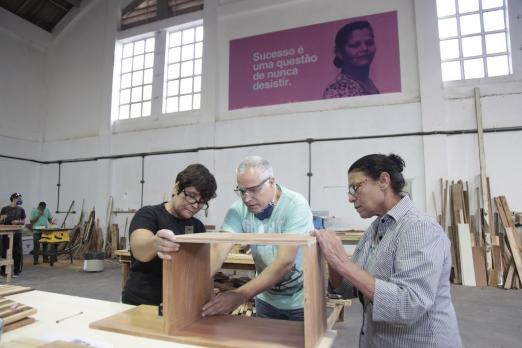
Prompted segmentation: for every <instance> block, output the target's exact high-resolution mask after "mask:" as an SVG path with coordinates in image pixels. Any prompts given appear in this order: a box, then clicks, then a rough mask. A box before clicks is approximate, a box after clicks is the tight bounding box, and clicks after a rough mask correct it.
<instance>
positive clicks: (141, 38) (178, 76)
mask: <svg viewBox="0 0 522 348" xmlns="http://www.w3.org/2000/svg"><path fill="white" fill-rule="evenodd" d="M114 61H115V64H114V75H113V76H114V77H113V79H114V80H113V97H112V112H111V119H112V122H115V121H118V120H125V119H131V118H144V117H149V116H155V117H156V118H157V117H160V116H161V114H173V113H179V112H186V111H193V110H199V109H200V108H201V76H202V75H201V74H202V65H203V22H202V20H197V21H194V22H190V23H184V24H181V25H178V26H176V27H172V28H167V29H161V30H158V31H155V32H148V33H144V34H140V35H138V36H133V37H129V38H124V39H121V40H120V41H117V42H116V47H115V59H114Z"/></svg>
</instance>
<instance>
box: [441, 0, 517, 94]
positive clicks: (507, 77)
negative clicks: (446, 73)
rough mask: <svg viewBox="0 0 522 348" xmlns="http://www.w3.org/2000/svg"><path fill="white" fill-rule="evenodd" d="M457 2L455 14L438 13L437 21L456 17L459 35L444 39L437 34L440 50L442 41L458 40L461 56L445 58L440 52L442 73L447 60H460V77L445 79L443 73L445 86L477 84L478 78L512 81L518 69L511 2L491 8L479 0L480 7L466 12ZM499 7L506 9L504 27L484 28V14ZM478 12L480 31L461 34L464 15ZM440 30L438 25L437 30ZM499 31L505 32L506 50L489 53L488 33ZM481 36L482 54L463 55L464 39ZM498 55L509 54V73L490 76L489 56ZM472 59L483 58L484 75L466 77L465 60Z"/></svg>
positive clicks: (505, 1) (504, 2) (504, 0)
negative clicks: (511, 17) (487, 29)
mask: <svg viewBox="0 0 522 348" xmlns="http://www.w3.org/2000/svg"><path fill="white" fill-rule="evenodd" d="M454 3H455V14H451V15H445V16H439V15H438V13H437V23H438V22H439V21H440V20H443V19H448V18H455V21H456V26H457V35H456V36H448V37H444V38H443V39H441V38H440V34H438V35H437V37H438V45H439V50H440V46H441V43H442V42H443V41H449V40H458V54H459V56H458V57H457V58H449V59H443V58H442V55H441V54H440V53H439V62H440V63H439V64H440V66H441V73H442V70H443V69H442V65H443V64H444V63H447V62H458V63H459V70H460V73H461V77H460V79H456V80H448V81H445V80H444V79H443V76H442V75H441V81H442V83H443V84H444V86H465V85H469V84H476V82H477V80H479V81H480V80H487V81H499V82H500V81H510V80H513V79H514V78H515V77H514V75H515V74H516V71H515V69H514V66H513V59H514V58H513V55H514V54H513V50H512V48H511V32H510V27H511V26H510V11H509V4H508V0H503V5H502V7H494V8H491V9H485V10H484V9H483V8H482V0H478V4H479V8H478V10H475V11H468V12H464V13H460V11H459V0H454ZM499 9H502V11H504V29H500V30H493V31H485V30H484V20H483V14H484V13H487V12H494V11H498V10H499ZM473 14H478V15H479V18H480V32H477V33H472V34H464V35H462V34H461V25H460V18H461V17H462V16H468V15H473ZM438 30H439V28H438V26H437V31H438ZM497 33H505V39H506V51H503V52H501V53H490V54H488V53H487V52H486V42H485V41H486V35H490V34H497ZM475 36H480V40H481V48H482V54H480V55H473V56H466V57H464V55H463V47H462V46H463V44H462V40H463V39H465V38H467V37H475ZM498 56H507V65H508V66H507V68H508V74H506V75H496V76H488V63H487V60H488V58H491V57H498ZM472 59H481V60H482V65H483V69H484V76H482V77H472V78H466V77H465V68H464V61H466V60H472Z"/></svg>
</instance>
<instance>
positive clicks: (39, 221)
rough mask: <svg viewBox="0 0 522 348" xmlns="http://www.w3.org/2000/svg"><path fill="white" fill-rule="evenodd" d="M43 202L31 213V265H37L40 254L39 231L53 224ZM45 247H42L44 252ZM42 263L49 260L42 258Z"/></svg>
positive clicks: (40, 233)
mask: <svg viewBox="0 0 522 348" xmlns="http://www.w3.org/2000/svg"><path fill="white" fill-rule="evenodd" d="M46 206H47V205H46V204H45V202H40V203H39V204H38V207H37V208H33V210H32V211H31V225H32V228H33V264H34V265H37V264H38V255H39V252H40V243H39V240H40V238H42V232H40V231H39V229H42V228H47V227H48V226H49V225H48V224H49V223H53V217H52V215H51V211H50V210H49V209H48V208H47V207H46ZM46 248H47V245H46V244H44V245H43V250H42V251H46ZM43 261H44V262H49V260H48V259H47V258H46V257H45V256H44V257H43Z"/></svg>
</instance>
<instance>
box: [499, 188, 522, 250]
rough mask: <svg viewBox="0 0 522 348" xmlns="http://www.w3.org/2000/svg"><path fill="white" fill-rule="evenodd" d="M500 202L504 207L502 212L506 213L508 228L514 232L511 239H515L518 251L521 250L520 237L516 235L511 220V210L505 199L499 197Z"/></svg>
mask: <svg viewBox="0 0 522 348" xmlns="http://www.w3.org/2000/svg"><path fill="white" fill-rule="evenodd" d="M500 200H501V201H502V205H503V206H504V211H505V213H506V219H507V220H508V224H509V227H511V228H512V229H513V230H514V231H515V232H516V233H515V234H514V236H513V237H514V238H515V241H516V245H517V247H518V250H522V243H521V241H520V235H519V234H518V232H517V229H516V227H515V224H514V223H513V219H512V218H511V210H510V209H509V206H508V203H507V200H506V197H505V196H500Z"/></svg>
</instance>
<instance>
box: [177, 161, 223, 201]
mask: <svg viewBox="0 0 522 348" xmlns="http://www.w3.org/2000/svg"><path fill="white" fill-rule="evenodd" d="M176 184H177V185H178V192H177V193H180V192H181V191H182V190H183V189H185V188H187V187H190V186H194V188H195V189H196V190H198V192H199V194H200V196H201V199H202V200H204V201H209V200H211V199H212V198H215V197H216V189H217V184H216V179H215V178H214V175H212V173H210V171H209V170H208V169H207V167H205V166H204V165H202V164H199V163H196V164H191V165H189V166H188V167H187V168H185V169H183V170H182V171H181V172H179V173H178V175H177V176H176Z"/></svg>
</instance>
